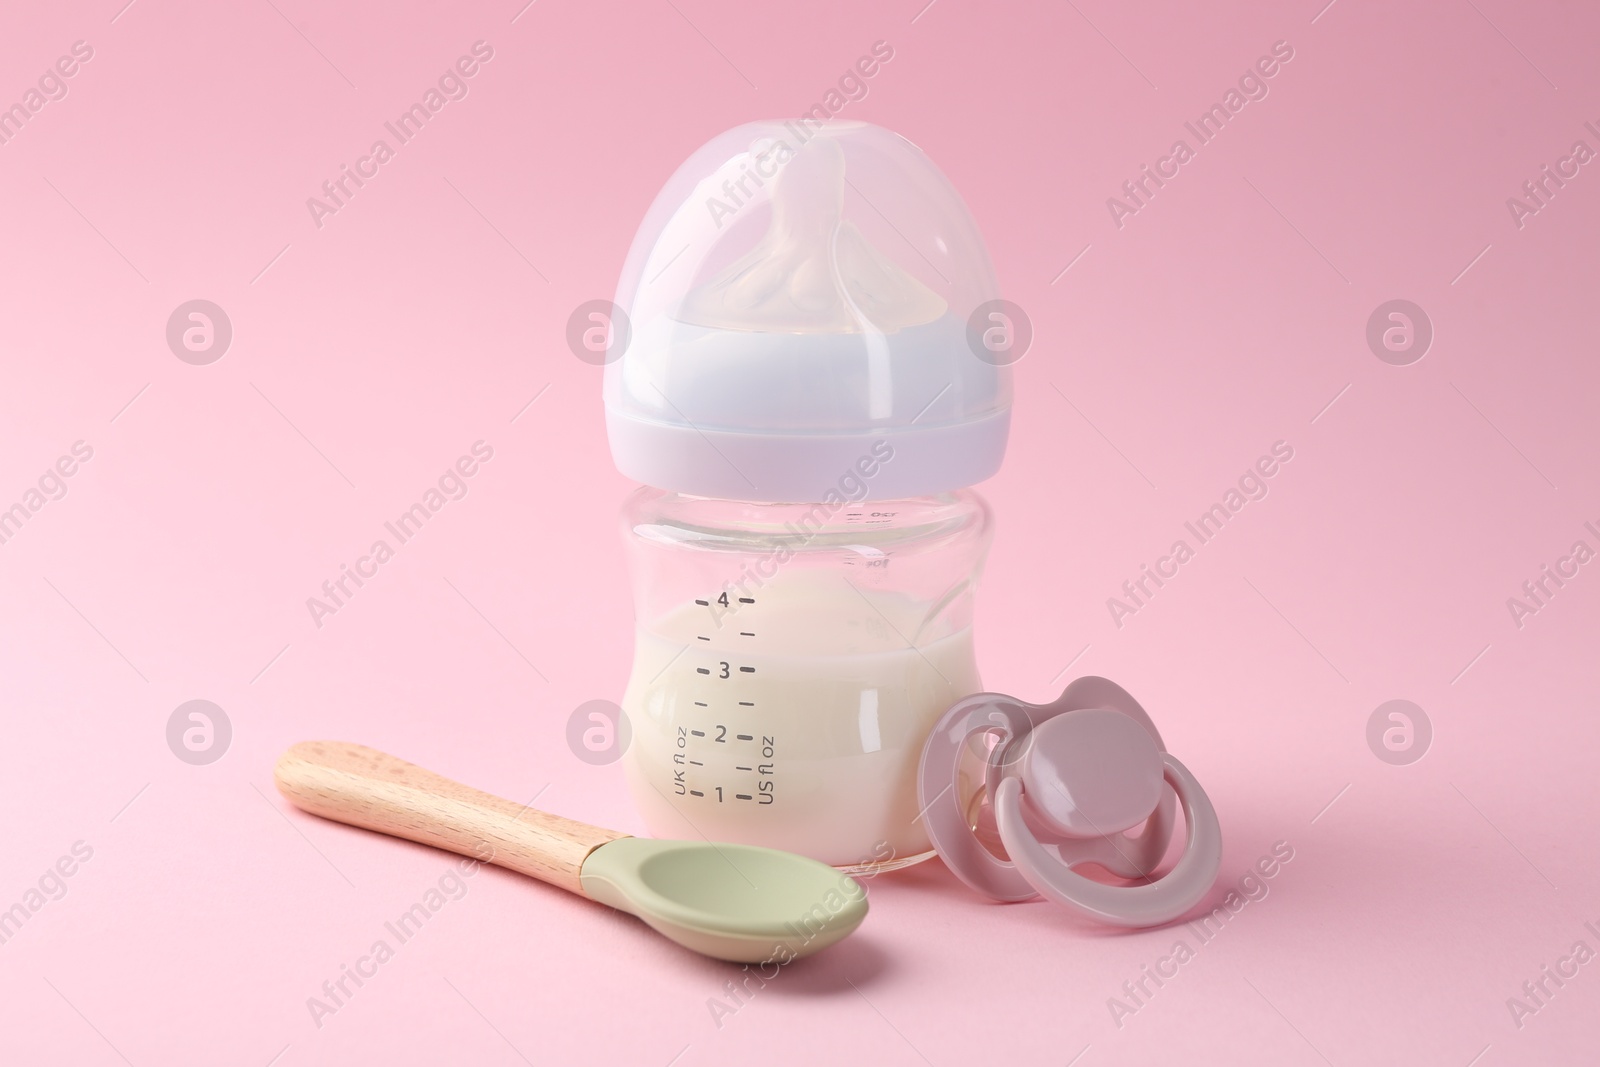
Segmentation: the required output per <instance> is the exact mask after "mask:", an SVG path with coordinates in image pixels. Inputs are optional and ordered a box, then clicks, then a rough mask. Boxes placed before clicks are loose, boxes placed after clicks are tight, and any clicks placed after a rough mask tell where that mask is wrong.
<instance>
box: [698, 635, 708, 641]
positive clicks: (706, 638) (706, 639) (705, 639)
mask: <svg viewBox="0 0 1600 1067" xmlns="http://www.w3.org/2000/svg"><path fill="white" fill-rule="evenodd" d="M695 636H696V637H700V635H699V634H695ZM700 640H702V641H709V640H711V638H709V637H700Z"/></svg>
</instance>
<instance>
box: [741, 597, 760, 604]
mask: <svg viewBox="0 0 1600 1067" xmlns="http://www.w3.org/2000/svg"><path fill="white" fill-rule="evenodd" d="M755 602H756V600H755V597H749V596H742V597H740V598H739V603H741V604H754V603H755Z"/></svg>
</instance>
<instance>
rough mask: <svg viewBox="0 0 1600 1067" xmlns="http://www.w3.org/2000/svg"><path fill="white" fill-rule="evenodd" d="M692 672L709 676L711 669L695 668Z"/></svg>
mask: <svg viewBox="0 0 1600 1067" xmlns="http://www.w3.org/2000/svg"><path fill="white" fill-rule="evenodd" d="M694 670H695V673H696V674H710V673H711V668H710V667H696V668H695V669H694Z"/></svg>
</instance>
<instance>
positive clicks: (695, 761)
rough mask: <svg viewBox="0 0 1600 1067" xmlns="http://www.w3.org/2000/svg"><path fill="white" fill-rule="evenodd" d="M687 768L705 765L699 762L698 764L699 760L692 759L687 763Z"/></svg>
mask: <svg viewBox="0 0 1600 1067" xmlns="http://www.w3.org/2000/svg"><path fill="white" fill-rule="evenodd" d="M689 766H691V767H704V766H705V764H704V763H701V762H700V761H699V760H697V759H692V760H690V761H689Z"/></svg>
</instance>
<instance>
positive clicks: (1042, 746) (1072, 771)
mask: <svg viewBox="0 0 1600 1067" xmlns="http://www.w3.org/2000/svg"><path fill="white" fill-rule="evenodd" d="M991 739H992V741H993V743H992V747H991ZM919 785H920V790H921V799H922V802H923V804H924V808H925V813H924V816H923V818H924V819H925V821H926V822H927V826H928V834H929V837H930V838H931V839H932V840H933V844H934V847H935V848H936V849H937V850H938V852H939V855H940V856H941V857H943V859H944V861H945V863H946V865H948V866H949V867H950V869H951V870H952V871H954V872H955V874H956V876H957V877H959V878H960V879H961V880H962V881H963V882H965V883H966V884H967V885H969V886H971V887H972V888H973V889H975V890H977V891H978V892H979V893H982V894H984V895H985V896H988V897H991V898H993V899H995V900H1006V901H1017V900H1027V899H1030V898H1032V897H1035V896H1041V895H1042V896H1044V897H1046V898H1048V899H1050V900H1053V901H1055V902H1056V903H1058V904H1061V905H1062V906H1064V907H1067V908H1071V909H1072V910H1074V911H1077V912H1079V913H1080V914H1083V915H1087V916H1089V917H1090V918H1094V919H1097V920H1099V921H1101V922H1107V923H1114V924H1117V925H1122V926H1157V925H1160V924H1161V923H1165V922H1170V921H1171V920H1173V919H1176V918H1178V917H1179V916H1180V915H1182V914H1183V913H1184V912H1186V911H1188V910H1189V909H1190V908H1192V907H1193V906H1194V905H1195V904H1197V903H1199V901H1200V898H1201V897H1203V896H1204V895H1205V894H1206V892H1207V891H1208V890H1209V889H1210V888H1211V886H1212V884H1213V883H1214V882H1215V881H1216V876H1217V869H1218V867H1219V866H1220V864H1221V860H1222V835H1221V830H1220V828H1219V826H1218V824H1217V815H1216V811H1215V809H1213V808H1212V806H1211V801H1210V799H1209V798H1208V797H1207V796H1206V794H1205V791H1204V790H1203V789H1201V788H1200V785H1199V783H1198V782H1196V781H1195V779H1194V776H1193V775H1191V774H1190V773H1189V771H1188V769H1187V768H1186V767H1184V766H1183V764H1182V763H1179V762H1178V760H1177V759H1175V758H1174V757H1172V756H1171V755H1169V754H1168V753H1167V752H1166V751H1165V749H1164V746H1163V745H1162V742H1161V735H1160V734H1159V733H1157V732H1156V728H1155V724H1154V723H1152V722H1151V721H1150V717H1149V715H1147V714H1146V713H1145V711H1144V709H1143V708H1142V707H1140V706H1139V704H1138V702H1137V701H1135V700H1134V699H1133V697H1132V696H1131V695H1129V694H1128V692H1127V691H1126V690H1124V689H1123V688H1122V687H1121V686H1118V685H1116V684H1115V683H1113V682H1110V681H1107V680H1106V679H1104V678H1093V677H1090V678H1080V679H1078V680H1077V681H1076V682H1073V683H1072V684H1071V685H1070V686H1068V687H1067V688H1066V690H1065V691H1064V692H1063V693H1062V694H1061V696H1060V698H1058V699H1057V700H1055V701H1054V702H1052V703H1050V704H1043V705H1037V704H1028V703H1025V702H1023V701H1020V700H1016V699H1015V698H1012V697H1008V696H1003V695H1001V694H997V693H980V694H978V695H976V696H972V697H967V698H966V699H965V700H962V701H960V702H958V703H957V704H956V705H955V706H953V707H952V708H950V710H949V711H948V712H946V713H945V715H944V717H943V718H942V719H941V720H940V722H939V725H938V726H937V727H935V728H934V731H933V735H932V736H931V737H930V738H929V740H928V744H927V747H926V748H925V749H924V750H923V755H922V764H921V768H920V774H919ZM1177 803H1181V804H1182V805H1183V813H1184V820H1185V822H1186V823H1187V826H1188V830H1187V837H1188V840H1187V844H1186V847H1185V850H1184V854H1183V856H1182V858H1181V859H1179V860H1178V862H1177V864H1176V865H1175V866H1174V867H1173V868H1172V870H1171V871H1169V872H1168V873H1167V874H1165V875H1163V876H1161V877H1160V878H1156V879H1154V880H1153V881H1148V882H1147V884H1144V885H1133V886H1113V885H1107V884H1105V883H1103V882H1097V881H1093V880H1091V879H1089V878H1086V877H1084V876H1083V875H1081V874H1078V873H1077V872H1076V871H1075V870H1074V869H1073V868H1075V867H1078V866H1082V865H1085V864H1097V865H1099V866H1101V867H1104V868H1105V869H1107V870H1108V871H1110V872H1111V873H1113V874H1115V875H1118V876H1120V877H1123V878H1129V879H1135V878H1144V879H1149V878H1150V877H1151V876H1152V875H1153V874H1154V873H1155V870H1156V867H1157V865H1158V864H1159V863H1160V862H1161V858H1162V856H1163V855H1164V854H1165V852H1166V849H1167V845H1168V842H1169V841H1170V840H1171V837H1172V829H1173V814H1174V807H1175V806H1176V804H1177ZM1141 823H1142V824H1143V827H1142V829H1140V830H1139V832H1138V833H1137V834H1133V835H1131V836H1130V835H1129V834H1128V833H1127V831H1130V830H1133V829H1134V828H1135V827H1138V826H1140V824H1141ZM991 827H992V829H991ZM985 831H987V832H985ZM996 838H998V843H999V844H1000V846H1001V847H1002V848H1003V854H997V852H996V851H995V850H994V847H993V846H994V842H995V839H996Z"/></svg>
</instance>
